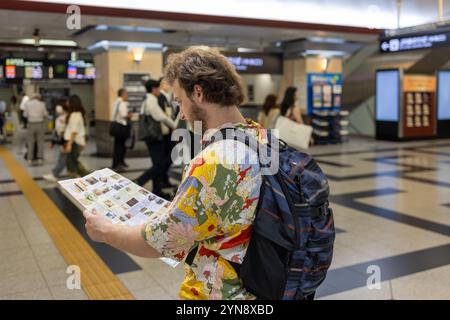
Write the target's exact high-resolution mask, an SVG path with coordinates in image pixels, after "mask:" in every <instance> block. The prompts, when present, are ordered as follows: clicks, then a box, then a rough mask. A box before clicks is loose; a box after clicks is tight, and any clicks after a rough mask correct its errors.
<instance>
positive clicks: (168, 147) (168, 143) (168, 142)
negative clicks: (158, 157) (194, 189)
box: [162, 134, 176, 183]
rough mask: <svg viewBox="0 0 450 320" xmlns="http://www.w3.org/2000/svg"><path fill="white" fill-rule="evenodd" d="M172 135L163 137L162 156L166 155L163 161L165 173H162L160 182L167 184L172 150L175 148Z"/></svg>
mask: <svg viewBox="0 0 450 320" xmlns="http://www.w3.org/2000/svg"><path fill="white" fill-rule="evenodd" d="M171 137H172V135H170V134H167V135H165V136H163V141H164V154H165V155H166V157H165V159H164V161H165V164H164V168H166V169H165V171H164V172H163V176H162V181H163V182H167V183H168V182H169V168H170V166H171V165H172V156H171V155H172V149H173V148H174V147H175V143H176V142H175V141H172V138H171Z"/></svg>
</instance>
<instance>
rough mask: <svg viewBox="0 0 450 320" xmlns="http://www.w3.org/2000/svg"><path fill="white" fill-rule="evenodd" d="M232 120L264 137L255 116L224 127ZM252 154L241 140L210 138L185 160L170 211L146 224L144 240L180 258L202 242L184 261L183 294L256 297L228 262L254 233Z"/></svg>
mask: <svg viewBox="0 0 450 320" xmlns="http://www.w3.org/2000/svg"><path fill="white" fill-rule="evenodd" d="M230 126H234V127H235V128H236V129H238V130H243V131H245V132H246V133H248V134H250V135H252V136H254V137H255V138H257V139H258V140H260V141H264V140H265V139H266V136H265V131H264V130H263V129H262V128H261V127H260V126H259V125H258V124H257V123H255V122H252V121H251V120H248V121H247V124H246V125H244V124H235V125H227V126H224V127H230ZM218 129H220V128H218ZM218 129H217V130H218ZM213 133H214V132H210V133H209V134H208V135H207V136H205V137H203V140H208V138H209V137H210V136H212V134H213ZM232 153H234V155H235V160H236V161H235V163H231V164H230V163H228V162H227V161H225V159H226V158H227V156H229V155H230V154H232ZM252 156H253V157H256V153H255V151H252V150H250V149H249V148H248V147H247V146H246V145H245V144H244V143H241V142H239V143H237V142H236V141H233V140H220V141H217V142H214V143H211V144H210V145H208V146H207V147H206V148H205V149H204V150H203V151H202V152H200V153H199V154H198V155H197V156H196V157H195V158H194V159H193V160H192V161H191V162H190V164H189V165H188V166H187V168H186V170H185V174H184V177H183V181H182V182H181V185H180V187H179V189H178V191H177V194H176V196H175V198H174V200H173V201H172V203H171V205H170V207H169V210H168V212H167V213H166V214H161V215H159V216H157V217H156V218H154V219H151V220H150V221H149V222H148V223H147V225H146V226H145V227H144V232H143V233H144V237H145V239H146V241H147V242H148V243H149V244H150V245H151V246H152V247H154V248H155V249H156V250H158V251H159V252H160V253H161V254H162V255H163V256H165V257H169V258H172V259H176V260H178V261H182V260H183V259H184V258H186V256H187V255H188V253H189V252H190V251H191V250H192V249H193V248H195V247H196V246H198V250H197V254H196V256H195V258H194V260H193V263H192V265H187V264H185V266H184V267H185V280H184V281H183V283H182V284H181V287H180V291H179V296H180V298H181V299H254V296H252V295H251V294H250V293H248V292H247V291H246V290H245V288H244V287H243V286H242V283H241V281H240V279H239V278H238V275H237V273H236V271H235V270H234V268H233V267H232V265H231V264H230V263H229V261H232V262H236V263H242V260H243V258H244V256H245V252H246V250H247V246H248V242H249V239H250V235H251V224H252V222H253V219H254V215H255V209H256V206H257V202H258V197H259V190H260V187H261V173H260V169H259V165H258V164H255V162H251V163H249V161H248V159H250V158H251V157H252ZM256 163H257V162H256Z"/></svg>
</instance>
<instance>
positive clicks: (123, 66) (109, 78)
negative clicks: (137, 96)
mask: <svg viewBox="0 0 450 320" xmlns="http://www.w3.org/2000/svg"><path fill="white" fill-rule="evenodd" d="M94 62H95V67H96V71H97V79H96V80H95V117H96V119H99V120H106V121H110V120H111V117H112V111H111V107H112V104H113V102H114V100H115V99H116V98H117V90H119V89H120V88H121V87H122V85H123V75H124V73H132V72H148V73H150V76H151V77H152V78H153V79H158V78H159V77H161V75H162V71H163V61H162V52H160V51H147V52H144V55H143V58H142V61H141V62H140V63H139V64H137V63H135V62H134V61H133V54H132V52H129V51H125V50H112V51H107V52H103V53H100V54H97V55H95V57H94Z"/></svg>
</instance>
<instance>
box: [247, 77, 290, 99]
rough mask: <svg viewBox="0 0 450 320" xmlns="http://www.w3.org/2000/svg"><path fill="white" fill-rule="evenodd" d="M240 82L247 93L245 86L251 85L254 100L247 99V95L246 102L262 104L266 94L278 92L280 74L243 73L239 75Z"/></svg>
mask: <svg viewBox="0 0 450 320" xmlns="http://www.w3.org/2000/svg"><path fill="white" fill-rule="evenodd" d="M241 78H242V84H243V85H244V90H245V92H246V95H247V86H248V85H253V88H254V89H253V90H254V100H253V101H249V100H248V96H247V100H246V102H247V103H250V104H263V103H264V100H265V99H266V96H267V95H268V94H271V93H272V94H278V92H279V89H280V80H281V75H271V74H244V75H241Z"/></svg>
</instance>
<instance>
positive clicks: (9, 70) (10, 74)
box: [6, 66, 16, 79]
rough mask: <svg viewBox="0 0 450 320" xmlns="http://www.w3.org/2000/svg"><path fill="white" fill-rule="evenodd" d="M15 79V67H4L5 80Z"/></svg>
mask: <svg viewBox="0 0 450 320" xmlns="http://www.w3.org/2000/svg"><path fill="white" fill-rule="evenodd" d="M15 77H16V67H15V66H6V78H7V79H14V78H15Z"/></svg>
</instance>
